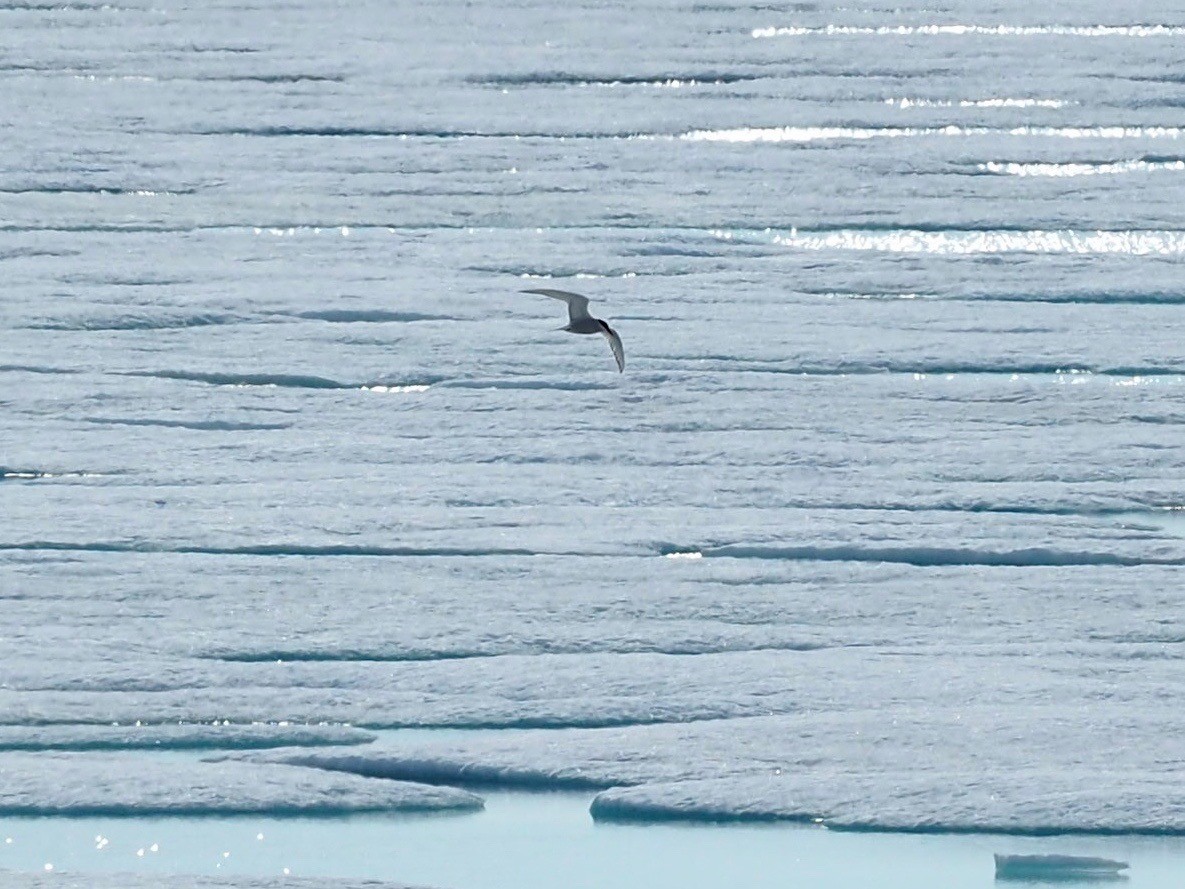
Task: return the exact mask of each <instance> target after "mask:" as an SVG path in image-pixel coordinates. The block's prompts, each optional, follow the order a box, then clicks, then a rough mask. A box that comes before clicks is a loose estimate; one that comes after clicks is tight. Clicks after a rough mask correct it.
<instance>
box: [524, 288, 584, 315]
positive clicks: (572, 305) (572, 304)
mask: <svg viewBox="0 0 1185 889" xmlns="http://www.w3.org/2000/svg"><path fill="white" fill-rule="evenodd" d="M523 293H538V294H539V295H540V296H550V297H551V298H552V299H562V300H563V301H564V302H566V303H567V304H568V322H569V323H571V324H575V323H576V322H577V321H591V320H592V315H590V314H589V313H588V297H587V296H581V295H580V294H579V293H570V292H569V291H567V290H548V289H547V288H541V289H539V290H524V291H523Z"/></svg>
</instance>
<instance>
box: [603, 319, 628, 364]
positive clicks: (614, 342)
mask: <svg viewBox="0 0 1185 889" xmlns="http://www.w3.org/2000/svg"><path fill="white" fill-rule="evenodd" d="M600 325H601V333H603V334H604V335H605V339H607V340H608V341H609V348H610V349H612V350H613V357H614V358H616V359H617V372H618V373H623V372H624V371H625V348H624V347H623V346H622V345H621V337H619V336H618V335H617V331H616V330H614V329H613V328H612V327H610V326H609V325H608V324H606V323H605V322H604V321H601V322H600Z"/></svg>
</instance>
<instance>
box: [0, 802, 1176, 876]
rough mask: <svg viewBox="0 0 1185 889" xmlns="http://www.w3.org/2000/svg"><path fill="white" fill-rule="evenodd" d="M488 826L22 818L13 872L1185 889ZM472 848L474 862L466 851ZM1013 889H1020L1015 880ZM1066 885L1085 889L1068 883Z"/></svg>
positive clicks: (550, 817)
mask: <svg viewBox="0 0 1185 889" xmlns="http://www.w3.org/2000/svg"><path fill="white" fill-rule="evenodd" d="M485 796H486V809H485V810H484V811H482V812H479V813H476V814H466V815H429V816H423V815H420V816H358V817H349V818H331V819H319V818H268V817H251V816H246V817H234V818H189V817H181V818H166V819H160V818H9V819H4V820H3V821H0V866H3V867H4V868H6V869H13V870H25V871H38V870H43V869H44V868H46V867H47V866H49V865H52V867H53V868H54V870H56V871H71V872H79V871H83V872H93V871H130V872H141V873H195V874H207V875H210V874H226V875H230V874H236V875H252V876H275V875H281V874H285V873H290V874H292V875H293V876H310V877H312V876H324V877H329V876H333V877H355V878H371V879H389V880H394V881H399V882H404V883H412V884H417V885H429V886H437V887H455V889H487V887H488V889H495V887H497V889H502V887H506V886H517V887H522V889H535V887H538V889H543V887H557V886H564V887H569V889H581V887H603V886H615V885H617V886H620V885H649V886H678V887H688V889H691V887H709V886H710V887H719V886H725V885H739V886H746V887H775V886H776V887H785V886H791V885H793V886H801V887H818V889H825V887H837V889H838V887H845V889H847V887H859V886H877V887H884V889H896V887H900V889H928V887H934V889H938V887H950V886H961V887H976V886H991V885H995V884H996V881H995V878H994V870H993V864H992V853H993V852H1007V853H1015V854H1037V853H1047V852H1061V853H1067V854H1092V855H1104V856H1107V857H1112V858H1118V859H1121V860H1125V861H1128V862H1129V863H1130V864H1131V869H1130V872H1129V873H1130V878H1129V879H1127V880H1125V881H1123V883H1122V884H1121V885H1125V886H1130V887H1132V889H1139V887H1149V889H1152V887H1166V886H1171V885H1174V883H1175V880H1176V879H1177V878H1178V877H1179V875H1180V873H1181V868H1182V864H1183V862H1185V840H1183V839H1181V838H1152V837H1045V838H1026V837H1001V836H988V835H926V834H915V835H909V834H889V833H846V832H837V831H830V830H826V829H822V828H812V827H804V826H797V825H778V824H765V825H744V826H738V825H711V824H646V825H633V824H630V825H621V824H600V823H594V822H593V820H592V819H591V818H590V817H589V814H588V802H589V798H590V795H588V794H583V793H522V792H495V793H488V794H485ZM462 849H463V850H464V853H465V854H463V855H461V854H458V851H459V850H462ZM999 885H1005V884H1003V883H1001V884H999ZM1059 885H1074V884H1073V883H1059Z"/></svg>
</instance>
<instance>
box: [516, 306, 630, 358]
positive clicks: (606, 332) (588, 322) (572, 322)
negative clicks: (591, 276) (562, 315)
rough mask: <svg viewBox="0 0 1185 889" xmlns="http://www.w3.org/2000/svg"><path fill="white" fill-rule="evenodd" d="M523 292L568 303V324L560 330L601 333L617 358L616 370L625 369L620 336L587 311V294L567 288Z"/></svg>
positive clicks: (623, 350)
mask: <svg viewBox="0 0 1185 889" xmlns="http://www.w3.org/2000/svg"><path fill="white" fill-rule="evenodd" d="M523 293H538V294H539V295H540V296H550V297H551V298H552V299H561V300H563V301H564V302H566V303H567V304H568V326H567V327H561V328H560V330H566V331H568V332H569V333H599V334H601V335H602V336H603V337H605V339H607V340H608V341H609V348H610V349H611V350H612V351H613V357H614V358H615V359H616V360H617V370H618V372H619V373H620V372H622V371H624V370H625V349H624V348H623V347H622V345H621V337H619V336H618V335H617V331H615V330H614V329H613V328H612V327H610V326H609V325H608V324H606V323H605V322H604V321H602V320H601V319H600V318H594V317H593V316H592V315H590V314H589V313H588V297H587V296H581V295H580V294H579V293H571V292H570V291H567V290H549V289H547V288H539V289H537V290H524V291H523Z"/></svg>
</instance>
